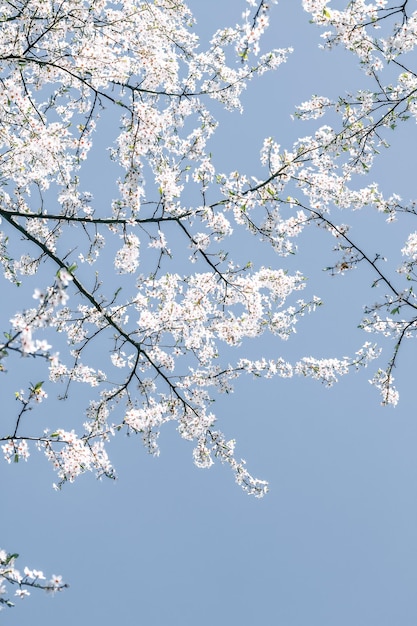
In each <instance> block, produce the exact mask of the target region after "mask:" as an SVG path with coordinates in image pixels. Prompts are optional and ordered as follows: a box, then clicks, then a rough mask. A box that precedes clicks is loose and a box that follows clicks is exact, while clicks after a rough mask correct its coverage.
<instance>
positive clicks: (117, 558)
mask: <svg viewBox="0 0 417 626" xmlns="http://www.w3.org/2000/svg"><path fill="white" fill-rule="evenodd" d="M189 4H190V6H191V7H192V8H193V9H194V10H195V13H196V16H197V18H198V20H199V23H198V25H197V27H196V28H197V31H198V32H201V33H202V37H203V39H204V38H207V36H208V34H209V33H210V30H214V29H215V28H217V27H218V26H223V25H227V24H228V23H229V22H231V23H232V24H233V23H235V21H237V19H238V16H239V14H240V10H241V8H243V6H244V2H243V1H242V2H240V1H238V0H229V1H227V2H220V1H219V0H211V1H210V2H199V1H198V0H192V1H191V2H190V3H189ZM300 4H301V3H300V2H299V1H295V0H282V1H281V2H280V3H279V5H278V6H274V7H273V8H272V10H271V22H272V25H271V28H270V32H269V34H268V37H267V40H268V43H269V45H273V46H276V47H285V46H288V45H292V46H293V47H294V49H295V51H294V54H293V55H292V57H291V58H290V59H289V62H288V63H287V65H285V66H281V67H280V68H279V69H278V71H277V72H276V73H275V74H273V75H272V74H271V75H269V76H267V77H264V79H261V80H258V81H256V83H255V82H253V83H252V84H251V85H250V86H249V88H248V91H247V94H245V98H244V103H245V113H244V115H243V116H240V115H239V114H237V113H235V114H231V113H228V114H222V116H221V118H220V119H221V123H222V125H221V128H220V130H219V132H218V134H217V136H216V138H215V139H214V140H213V154H214V159H215V161H216V159H218V161H217V162H218V163H219V168H220V169H223V170H226V171H227V170H232V169H239V168H241V169H243V170H245V171H246V172H247V173H250V172H251V171H254V170H256V168H258V154H259V149H260V146H261V144H262V140H263V138H264V137H265V136H269V135H272V136H274V137H275V138H276V139H277V140H278V141H279V143H281V145H286V144H287V145H291V142H292V141H293V140H295V139H296V138H297V136H302V135H303V134H307V133H308V132H309V131H308V127H304V126H302V124H301V123H300V122H294V121H292V120H291V119H290V113H291V112H292V111H293V110H294V106H295V105H296V104H297V103H299V102H301V101H303V100H306V99H307V98H308V97H309V96H310V95H311V94H312V93H319V94H323V95H336V94H337V93H339V92H340V91H343V90H345V89H346V90H348V89H350V88H352V89H354V88H355V86H357V84H359V83H358V81H361V80H363V79H362V78H361V75H360V73H359V71H358V69H357V64H356V61H355V59H354V58H350V57H347V56H345V55H343V54H342V53H335V54H328V53H324V52H320V51H318V49H317V45H318V43H319V31H318V29H316V28H315V27H314V26H311V25H309V24H308V16H307V14H305V13H303V11H302V9H301V7H300ZM216 111H218V108H216ZM102 132H103V133H105V129H103V131H102ZM415 132H416V129H415V126H414V125H412V124H411V123H410V125H409V126H408V127H407V130H406V131H403V130H402V129H400V130H399V134H398V136H396V137H394V136H393V138H392V140H393V148H392V150H391V152H390V153H387V154H386V155H383V157H382V158H381V162H380V163H378V165H377V167H376V170H375V178H378V179H379V180H381V181H383V183H382V184H383V188H384V189H385V190H386V191H389V192H391V191H398V192H399V193H401V195H403V196H404V197H405V198H408V197H409V196H413V194H414V193H415V190H414V189H413V186H412V182H413V178H415V177H414V176H413V170H412V168H413V167H414V163H415V156H414V154H413V152H412V147H413V145H415V139H413V137H414V134H415ZM399 162H400V166H398V163H399ZM99 173H100V171H99V169H97V176H98V175H99ZM354 219H355V227H354V231H353V232H354V233H355V235H356V236H357V237H358V238H359V239H360V240H361V241H362V242H364V244H365V245H366V246H367V249H368V250H370V251H371V252H372V251H375V252H380V253H384V252H385V248H387V249H388V250H390V249H391V248H393V249H394V250H395V246H396V247H397V255H398V247H399V242H401V241H402V240H404V239H405V235H406V233H407V229H413V228H414V225H413V224H412V222H411V220H408V222H407V223H406V224H398V225H396V226H393V227H392V228H391V230H386V229H385V228H380V227H379V226H378V220H380V222H381V223H382V219H381V218H379V217H378V216H374V217H373V216H370V215H366V214H360V215H357V216H355V218H354ZM340 221H345V222H348V223H349V221H350V215H346V216H342V217H341V219H340ZM302 243H303V251H302V252H301V253H300V255H299V256H297V257H296V258H295V259H280V258H279V257H273V256H271V255H270V254H269V253H268V254H266V257H265V259H266V260H265V264H274V267H289V268H290V269H300V270H301V271H304V272H306V273H307V275H311V281H310V282H311V292H312V293H317V294H318V295H320V296H322V297H323V299H324V300H325V306H324V307H322V308H321V309H320V310H319V311H318V312H317V313H315V314H314V315H313V316H311V317H310V318H308V319H305V320H304V321H303V322H302V323H300V329H299V334H298V335H297V336H296V337H295V338H294V339H293V340H291V341H289V342H287V343H284V342H282V341H280V340H279V339H277V338H274V339H273V340H269V341H267V342H265V344H264V345H259V344H256V345H255V344H254V345H253V347H252V346H251V347H250V350H251V351H252V350H253V353H252V356H253V357H255V355H256V354H262V351H268V353H269V354H271V355H272V354H273V355H276V356H280V355H282V356H284V358H286V359H288V360H291V361H294V360H296V359H297V358H298V357H299V356H302V355H309V354H312V355H317V356H326V355H328V356H343V355H345V354H352V353H353V352H354V351H355V350H357V349H358V348H359V347H360V346H361V345H362V343H363V342H364V341H366V339H367V337H366V336H362V334H361V332H360V331H359V330H358V329H357V324H358V323H359V322H360V319H361V313H362V306H363V305H364V304H365V303H366V302H367V301H368V302H369V301H372V299H373V298H374V295H373V293H372V292H371V290H370V289H369V287H370V284H371V282H372V276H371V274H370V273H369V272H367V271H365V270H361V269H358V270H356V271H355V272H353V273H352V274H347V275H346V276H344V277H339V278H333V279H332V278H331V277H330V276H328V275H327V274H325V273H323V272H322V271H321V270H322V267H324V266H325V265H327V264H329V261H331V245H332V242H329V240H328V238H326V236H325V235H324V234H323V233H320V232H319V231H317V232H315V231H313V230H311V231H310V232H309V233H308V236H307V237H306V238H304V239H303V241H302ZM247 253H248V255H249V256H250V253H251V251H250V250H248V251H247ZM256 254H258V252H257V249H256ZM256 260H257V261H258V262H263V261H261V260H260V259H256ZM386 356H388V352H387V353H386ZM414 372H415V356H414V345H413V344H412V343H410V344H409V345H408V346H406V348H405V350H404V351H403V355H402V359H401V361H400V364H399V366H398V368H397V371H396V378H397V381H398V383H399V385H398V386H399V389H400V393H401V399H400V403H399V405H398V407H397V408H396V409H395V410H394V409H383V408H381V407H380V406H379V397H378V395H377V393H376V392H375V390H374V389H373V388H372V387H371V386H370V385H369V384H368V382H367V380H368V378H370V377H371V371H370V370H369V371H363V372H360V373H359V374H357V375H352V376H350V377H347V378H345V379H344V380H342V381H341V382H340V384H339V385H338V386H336V387H334V388H332V389H330V390H326V389H324V388H323V387H321V386H320V385H319V384H318V383H315V382H313V381H304V380H300V379H293V380H289V381H286V380H279V379H276V380H270V381H262V380H260V381H250V380H249V378H248V379H245V380H241V381H240V382H239V383H238V384H237V385H236V392H235V394H233V395H231V396H227V397H225V398H224V399H222V401H221V402H218V403H217V407H216V412H217V414H218V416H219V419H220V422H219V426H220V427H221V429H222V430H223V431H224V432H225V433H226V434H227V435H229V436H230V437H232V436H233V437H235V438H236V439H237V442H238V453H239V454H240V455H241V456H242V457H244V458H246V459H247V461H248V466H249V468H250V470H251V471H253V473H254V474H255V475H256V476H259V477H260V478H265V479H267V480H269V481H270V493H269V495H267V497H266V498H264V499H263V500H261V501H259V500H255V499H252V498H250V497H248V496H246V495H245V494H244V493H242V492H241V491H240V490H239V488H238V487H237V486H235V484H234V482H233V477H232V476H231V473H230V472H229V471H228V468H226V467H222V466H217V465H215V466H214V468H212V469H211V470H209V471H204V470H198V469H197V468H196V467H194V465H193V463H192V457H191V450H192V446H191V445H190V444H189V443H187V442H185V441H182V440H180V439H179V437H178V436H177V434H176V432H175V430H174V427H173V426H166V427H165V428H164V429H163V431H162V433H161V437H160V446H161V456H160V457H159V459H153V458H151V457H149V456H147V454H146V452H145V451H144V449H143V448H142V446H141V443H140V440H139V439H136V438H134V437H132V438H130V439H125V438H116V439H115V440H114V442H112V445H111V453H112V459H113V461H114V463H115V465H116V467H117V469H118V474H119V480H118V481H117V482H116V483H112V482H110V481H107V482H106V481H103V482H97V481H95V479H94V478H93V477H91V476H85V477H82V478H81V479H80V480H79V481H78V482H76V483H75V484H74V485H66V486H65V487H64V489H63V490H62V491H61V492H59V493H56V492H54V491H53V490H52V487H51V484H52V482H53V481H54V479H55V477H54V475H53V473H52V471H51V469H50V468H49V466H48V465H47V462H46V461H45V460H44V459H43V457H42V456H41V455H39V454H36V453H35V451H33V454H32V457H31V458H30V460H29V462H28V463H27V464H24V463H21V464H20V463H19V464H18V465H11V466H9V465H7V464H6V463H2V464H0V477H1V481H2V486H3V506H2V515H1V520H2V521H1V525H0V528H1V531H2V532H1V536H2V543H3V545H4V547H5V548H6V549H8V550H13V551H19V552H20V553H21V565H22V567H23V565H25V564H27V565H28V566H29V567H35V568H40V569H43V570H44V571H45V573H46V574H51V573H61V574H62V575H63V577H64V579H65V580H66V581H67V582H69V583H70V585H71V587H70V589H69V590H67V591H65V592H63V593H62V594H59V595H57V596H56V597H54V598H49V597H47V596H45V595H44V594H35V593H34V594H32V597H31V598H30V599H28V600H25V601H17V606H16V608H14V609H11V610H8V611H3V612H1V613H0V621H2V622H3V623H4V624H7V625H8V626H9V625H10V626H21V625H22V624H28V623H32V624H42V625H43V626H50V625H51V626H52V624H54V625H55V624H57V623H58V624H60V626H73V625H74V624H78V625H80V626H84V625H86V626H87V625H92V624H100V626H113V625H114V624H126V625H128V624H129V625H130V624H138V625H139V624H144V625H146V626H167V625H175V626H176V625H177V624H178V626H191V625H194V624H198V625H199V626H212V625H213V624H216V625H218V626H223V625H226V624H233V625H234V624H239V625H240V626H252V625H253V624H262V625H263V624H273V625H274V626H352V625H354V626H373V625H378V626H393V625H395V626H397V625H399V626H415V625H416V624H417V603H416V594H415V588H416V583H415V581H416V578H417V576H416V574H417V571H416V570H417V504H416V491H417V487H416V486H417V454H416V442H417V419H416V415H415V404H416V402H415V388H414V386H415V380H414V379H415V374H414ZM0 382H1V384H2V385H3V391H2V393H4V389H5V387H4V386H5V385H11V386H13V384H14V381H13V375H12V374H10V375H8V377H7V378H6V377H4V378H2V379H1V380H0ZM48 391H49V393H50V395H51V396H52V395H53V388H50V389H48ZM80 393H82V394H85V393H86V392H85V391H84V390H83V391H81V390H80ZM60 406H61V405H59V404H57V403H55V404H54V403H53V402H51V403H50V404H46V405H45V408H46V409H48V410H49V411H54V410H61V409H60ZM48 407H49V408H48ZM71 411H74V412H76V411H77V402H75V403H73V404H72V405H71ZM66 415H67V417H66V418H65V419H66V427H68V429H70V428H71V420H70V413H69V412H68V410H67V409H66ZM6 419H7V417H6Z"/></svg>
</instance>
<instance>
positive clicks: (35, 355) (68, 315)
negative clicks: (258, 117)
mask: <svg viewBox="0 0 417 626" xmlns="http://www.w3.org/2000/svg"><path fill="white" fill-rule="evenodd" d="M334 4H340V5H342V6H340V7H339V8H336V7H334V6H333V5H334ZM242 5H243V8H242V10H244V12H243V15H242V19H241V21H240V23H239V24H238V25H236V26H233V27H228V28H223V29H221V30H218V31H217V32H215V33H214V34H213V37H212V39H211V41H210V44H209V46H208V48H207V49H201V46H200V45H199V39H198V36H197V34H196V24H195V21H194V19H193V16H192V14H191V12H190V10H189V9H188V7H187V6H186V4H185V3H184V2H182V0H155V2H150V1H142V0H121V1H120V2H119V3H113V2H109V1H108V0H61V1H60V2H53V1H52V0H31V1H28V0H7V1H6V2H4V3H3V5H2V8H1V9H0V61H1V69H0V85H1V87H0V115H1V123H0V145H1V153H0V159H1V187H0V218H1V231H0V260H1V263H2V268H3V276H4V281H8V282H9V283H10V287H9V289H14V290H15V292H16V293H18V294H19V297H20V294H21V293H22V290H24V293H25V294H27V299H26V301H25V303H24V304H23V305H22V306H21V307H19V308H17V309H16V307H15V306H14V303H13V298H10V299H9V301H8V302H7V303H6V305H5V306H3V308H2V325H3V331H4V332H3V339H2V344H1V346H0V358H1V360H0V368H1V371H2V376H3V380H5V379H6V378H7V372H8V371H9V372H11V371H13V372H14V373H15V375H17V372H20V368H21V364H22V362H24V364H25V365H26V364H27V363H28V364H29V365H30V367H31V371H33V375H32V378H29V379H25V378H24V376H26V370H25V368H22V374H21V375H22V382H21V389H20V390H18V391H16V390H15V389H13V390H11V391H10V393H12V394H13V397H15V398H16V401H17V404H16V406H17V407H18V410H17V412H16V414H15V415H14V416H13V422H12V423H13V425H12V428H11V430H10V431H9V432H5V433H1V434H0V439H1V441H2V450H3V455H4V458H5V459H6V461H7V462H9V463H11V462H12V461H13V462H18V461H21V460H24V461H27V460H28V457H29V455H30V453H31V451H32V449H33V448H37V449H38V450H39V451H40V452H42V453H43V454H45V455H46V457H47V459H48V460H49V461H50V462H51V464H52V466H53V468H54V470H55V471H56V474H57V482H56V485H55V487H56V488H57V489H60V488H61V487H62V486H63V485H64V483H66V482H73V481H74V480H75V479H76V478H77V477H78V476H79V475H80V474H83V473H85V472H87V471H92V472H95V473H96V475H97V476H98V477H100V478H101V477H108V478H112V479H114V478H115V476H116V474H115V469H114V468H113V466H112V463H111V460H110V458H109V456H108V453H107V444H108V442H109V441H110V440H111V439H112V438H113V437H115V436H119V435H121V434H128V435H138V436H139V437H140V438H141V439H142V441H143V444H144V446H145V448H146V449H147V450H148V452H149V453H151V454H153V455H158V442H157V440H158V435H159V431H160V428H161V426H162V425H163V424H165V423H167V422H175V423H176V425H177V430H178V433H179V434H180V436H181V437H183V438H185V439H188V440H190V441H193V442H194V451H193V457H194V462H195V464H196V465H197V466H198V467H200V468H208V467H210V466H211V465H212V464H213V463H214V460H219V461H221V462H222V463H225V464H227V465H228V466H230V468H231V470H232V472H233V474H234V476H235V480H236V482H237V483H238V484H239V485H240V486H241V487H242V488H243V489H244V490H245V491H246V492H247V493H248V494H252V495H255V496H256V497H261V496H263V495H264V494H265V493H266V492H267V487H268V486H267V483H266V482H265V481H264V480H261V479H258V478H255V477H253V476H252V475H251V474H250V472H249V471H248V469H247V468H246V464H245V462H244V461H242V460H241V459H240V458H239V456H238V455H237V454H235V446H236V442H235V441H234V440H228V439H227V438H226V437H225V436H224V435H223V433H222V431H221V429H220V428H219V427H218V424H219V423H221V421H222V416H221V415H215V413H214V412H213V409H212V405H213V402H214V400H215V398H216V396H217V395H218V394H223V393H229V392H231V391H232V389H233V383H234V381H235V380H236V379H237V378H239V377H241V376H245V375H247V374H249V375H251V376H255V377H260V376H262V377H266V378H272V377H274V376H278V377H282V378H289V377H292V376H296V375H299V376H301V377H311V378H314V379H316V380H318V381H320V382H322V383H324V385H326V386H330V385H332V384H333V383H334V382H336V381H337V379H338V377H339V376H342V375H344V374H347V373H348V372H349V371H351V370H357V369H359V368H362V367H365V366H367V365H368V364H369V363H370V362H371V361H372V360H373V359H375V358H376V357H377V356H379V352H380V350H379V348H378V347H377V346H376V344H374V343H371V342H369V341H364V342H363V345H362V346H357V350H356V351H355V348H354V349H353V354H352V355H351V356H349V357H340V356H339V357H338V358H335V357H334V355H330V357H329V358H326V359H319V358H314V357H311V356H305V357H304V358H302V359H301V360H299V361H297V362H294V363H291V362H289V361H288V360H286V359H285V358H283V357H282V356H278V355H277V357H276V358H275V359H269V358H264V357H262V356H261V355H260V356H259V358H257V359H255V360H253V359H251V358H248V356H247V355H248V352H247V350H246V347H247V343H248V340H249V339H252V340H253V339H254V338H260V337H261V336H263V335H267V334H271V335H274V336H277V337H278V338H280V339H283V340H287V339H289V338H290V337H291V335H292V334H293V333H294V332H295V330H296V326H297V324H298V322H299V321H300V319H301V318H302V317H303V316H304V315H306V314H310V313H313V312H314V311H315V310H316V309H317V307H319V306H320V305H321V300H320V298H319V297H317V296H312V297H311V298H306V299H302V298H301V297H300V293H299V292H301V291H302V290H303V289H304V287H305V284H306V278H305V277H304V276H303V274H302V273H301V272H293V273H291V272H290V271H287V269H286V268H285V257H287V256H288V255H293V254H295V253H296V251H297V245H296V240H297V237H299V235H300V234H301V233H303V232H304V231H305V230H306V229H307V228H308V227H310V228H311V227H313V226H318V227H319V228H321V229H324V230H325V231H327V232H328V233H329V235H330V236H331V237H330V241H331V243H332V245H333V246H334V249H335V252H336V255H337V258H336V260H335V261H334V263H332V264H331V265H330V266H329V268H328V270H329V271H331V272H332V273H334V274H339V273H340V274H343V273H344V272H347V271H349V270H351V269H353V268H355V267H357V266H358V265H367V266H368V267H370V268H371V270H372V272H373V275H374V283H373V284H374V285H379V286H380V287H382V288H383V290H382V291H383V297H382V298H380V299H379V300H378V301H377V302H376V303H375V304H370V305H368V306H367V308H366V309H365V316H364V319H363V321H362V328H363V330H364V331H365V332H373V333H380V334H382V335H384V336H391V337H393V338H394V349H393V351H392V353H391V354H390V355H388V357H387V359H386V365H385V366H383V367H381V368H379V369H377V370H376V371H375V372H374V374H373V379H372V383H373V384H374V385H375V387H376V388H377V389H379V390H380V392H381V394H382V402H383V403H384V404H393V405H395V404H396V403H397V401H398V392H397V391H396V389H395V387H394V386H393V370H394V368H395V365H396V361H397V359H398V355H399V351H400V347H401V345H402V343H403V341H404V340H405V339H406V338H408V337H411V336H413V334H414V330H415V326H416V322H417V313H416V312H417V302H416V299H415V296H414V292H413V283H414V281H415V279H416V264H417V233H415V232H412V233H410V235H409V237H408V239H407V240H406V241H405V242H404V247H403V249H402V252H403V255H404V263H403V264H402V265H401V267H400V268H398V271H397V272H395V274H394V277H392V276H391V274H389V273H388V272H387V271H386V270H385V265H384V263H383V259H382V258H381V257H380V256H378V255H377V256H375V255H374V254H373V253H368V252H367V251H365V250H363V249H362V247H360V246H359V245H358V244H357V243H356V242H355V241H354V240H353V239H352V238H351V236H350V233H349V226H348V225H346V224H339V223H338V221H337V220H336V219H335V218H334V217H333V215H334V209H335V207H336V208H337V209H338V210H340V209H344V210H348V209H359V208H362V207H365V206H372V207H375V208H376V209H377V211H379V212H381V213H383V214H384V215H385V217H386V219H387V221H388V222H392V221H394V220H395V219H397V218H399V217H401V216H402V215H403V214H405V213H408V214H411V215H415V214H416V213H417V211H416V208H415V204H414V203H410V204H407V203H404V202H403V201H402V200H401V198H400V197H399V196H398V195H391V196H390V197H384V195H383V192H382V191H381V190H380V189H379V187H378V185H377V184H376V183H374V182H369V177H370V173H371V171H372V165H373V162H374V160H375V158H376V157H377V155H378V153H379V152H380V151H381V150H382V149H383V148H385V147H387V139H386V134H387V130H388V129H392V128H394V127H395V125H396V124H397V123H399V122H400V121H405V120H406V119H408V118H415V117H416V116H417V96H416V93H417V74H416V73H415V71H414V70H413V69H412V68H411V67H409V64H408V61H407V59H408V57H407V54H408V53H409V52H411V51H412V50H413V49H414V46H415V43H416V41H417V38H416V29H417V12H415V13H412V12H411V11H410V10H409V6H408V5H409V3H408V1H405V2H403V3H402V4H400V5H395V6H394V5H392V4H391V3H390V2H388V0H376V1H375V2H372V3H371V2H366V1H365V0H352V1H351V2H349V3H347V2H342V3H336V2H333V3H332V2H329V1H328V0H304V1H303V7H304V9H305V10H306V11H307V12H308V13H309V14H310V16H311V20H312V22H313V23H315V24H316V25H318V26H319V27H321V28H322V31H321V37H322V41H323V46H324V47H326V48H334V47H335V46H343V47H345V48H346V49H347V50H348V51H350V52H351V53H352V54H354V55H356V56H357V57H358V59H359V62H360V64H361V66H362V68H363V70H364V75H365V77H366V80H367V84H368V85H369V88H368V89H366V90H365V89H361V90H359V91H358V92H357V93H353V94H351V95H345V94H344V95H343V96H341V97H340V98H339V99H338V100H337V101H331V100H330V99H329V98H327V97H326V96H319V95H316V96H314V97H312V98H311V99H310V100H309V101H307V102H304V103H302V104H299V103H294V107H295V116H296V117H298V118H299V119H301V120H313V121H315V120H318V121H317V126H316V128H315V130H314V132H313V133H312V134H311V135H308V136H303V137H302V138H300V139H297V140H296V141H295V142H294V144H293V145H292V146H288V147H286V148H283V147H281V146H280V145H278V143H277V142H276V141H275V140H274V139H273V138H271V137H268V138H266V139H265V140H264V142H263V146H262V150H261V155H260V161H261V166H262V168H263V176H262V177H257V178H254V177H253V176H251V175H250V174H246V173H243V172H238V171H230V172H222V171H218V169H217V167H216V161H215V155H214V156H213V155H212V154H211V152H210V140H211V137H212V135H213V133H215V132H216V127H217V122H216V119H215V116H214V111H216V110H218V107H219V105H220V106H222V107H224V108H225V109H227V110H230V111H237V112H239V111H240V110H241V106H242V105H241V94H242V91H243V90H244V89H245V88H246V87H250V83H251V81H252V79H254V78H255V77H260V76H262V75H263V74H264V73H265V72H269V71H272V70H278V73H277V80H279V66H280V65H281V64H282V63H285V62H286V61H287V60H288V61H289V62H290V55H291V52H292V50H291V49H289V48H287V49H273V50H269V51H267V52H262V53H261V41H262V35H263V33H264V32H265V30H266V29H267V27H268V24H269V19H270V10H269V9H270V7H269V6H268V4H267V3H266V2H264V0H261V1H260V2H259V1H255V0H247V2H246V8H245V4H244V3H243V1H242ZM317 32H319V31H317ZM388 64H389V68H388V69H387V68H386V65H388ZM388 70H389V71H388ZM326 116H327V118H328V119H330V120H332V125H329V124H325V125H323V124H322V120H321V118H322V117H326ZM326 121H328V120H326ZM103 124H104V125H105V126H106V135H108V136H109V137H110V138H109V141H108V145H106V146H105V148H104V149H103V150H102V149H101V147H100V145H99V143H100V142H99V138H100V134H101V133H103V126H102V125H103ZM109 124H110V129H109V128H108V126H109ZM96 146H98V147H96ZM359 175H360V176H362V179H363V177H365V178H364V180H365V184H364V186H361V185H360V184H358V180H359V178H358V177H359ZM103 177H104V178H106V180H105V181H104V180H102V179H103ZM108 178H110V179H111V180H110V182H109V180H107V179H108ZM362 179H361V180H362ZM100 185H108V189H109V193H108V197H107V201H106V202H105V203H103V202H102V201H97V200H96V196H97V187H98V186H100ZM106 189H107V187H106ZM243 234H245V236H251V237H253V238H254V240H256V241H257V242H261V243H262V245H263V246H264V247H266V248H272V249H273V250H274V251H275V252H276V253H277V255H278V257H277V259H279V257H281V260H279V262H278V263H277V265H278V269H271V268H269V267H265V266H263V265H262V264H261V263H259V264H258V263H257V261H256V259H251V260H249V261H248V260H247V258H245V257H244V256H243V255H242V254H239V252H238V251H237V249H236V244H235V242H236V241H239V237H242V236H243ZM279 266H282V267H279ZM381 293H382V292H381ZM22 359H23V361H22ZM45 381H48V382H45ZM77 384H82V385H84V386H87V387H91V393H90V399H89V403H88V405H87V406H86V407H85V408H84V411H80V407H79V405H78V404H77V406H76V411H78V412H79V414H78V415H77V416H75V418H74V428H73V429H72V430H70V431H68V430H66V429H64V428H63V427H62V424H60V423H59V415H54V416H53V417H51V416H47V418H48V420H50V422H49V423H48V424H47V425H46V426H45V427H44V426H43V425H42V427H41V430H40V431H36V428H37V426H36V424H37V422H34V421H33V420H31V421H30V422H29V421H28V420H27V415H28V411H29V410H32V409H36V410H37V411H38V412H39V414H42V415H43V413H42V409H43V407H44V406H47V402H48V395H49V396H51V395H52V394H54V395H55V396H56V395H59V396H60V398H61V400H62V402H70V400H71V397H72V396H73V394H74V393H75V391H74V390H75V388H77ZM54 389H57V391H54ZM7 392H9V390H8V389H7V390H6V391H4V392H3V393H7ZM38 423H39V424H42V420H39V422H38ZM16 558H17V555H15V554H8V553H6V552H5V551H0V581H2V583H1V586H0V594H1V595H0V602H2V604H3V605H10V604H11V601H10V600H9V599H8V598H7V599H6V597H7V595H8V589H7V585H15V586H17V591H16V595H17V596H21V597H23V596H25V595H28V594H29V593H30V590H29V587H32V588H43V589H46V590H48V591H57V590H60V589H62V588H63V587H64V586H65V585H64V584H63V583H62V581H61V578H60V577H58V576H53V577H52V579H51V580H50V581H49V582H44V581H45V578H44V575H43V573H42V572H40V571H37V570H29V569H28V568H25V569H24V574H23V575H22V574H21V573H20V572H19V571H18V570H17V569H16V568H15V559H16Z"/></svg>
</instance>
